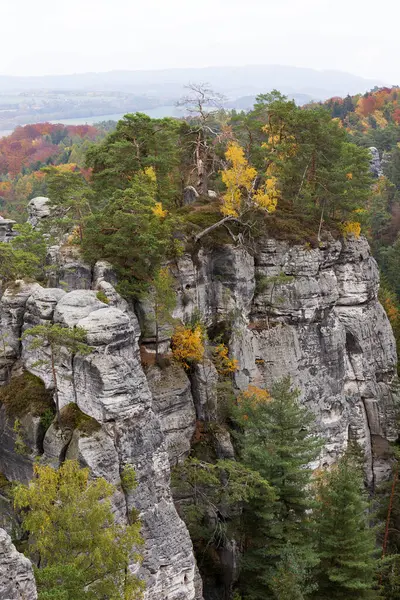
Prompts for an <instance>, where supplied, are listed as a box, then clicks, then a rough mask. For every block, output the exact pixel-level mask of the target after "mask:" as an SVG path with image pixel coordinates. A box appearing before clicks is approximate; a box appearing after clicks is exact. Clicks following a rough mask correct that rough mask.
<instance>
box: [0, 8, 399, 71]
mask: <svg viewBox="0 0 400 600" xmlns="http://www.w3.org/2000/svg"><path fill="white" fill-rule="evenodd" d="M0 16H1V36H0V57H1V59H0V74H7V75H43V74H66V73H77V72H87V71H109V70H114V69H158V68H169V67H205V66H225V65H246V64H286V65H294V66H302V67H313V68H317V69H339V70H343V71H349V72H351V73H354V74H357V75H362V76H365V77H371V78H375V79H381V80H383V81H385V82H387V83H400V60H399V58H400V35H399V23H400V2H399V1H398V0H380V1H377V0H198V1H194V0H0Z"/></svg>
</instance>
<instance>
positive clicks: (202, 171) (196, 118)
mask: <svg viewBox="0 0 400 600" xmlns="http://www.w3.org/2000/svg"><path fill="white" fill-rule="evenodd" d="M185 87H186V89H187V90H189V93H188V94H187V95H186V96H183V97H182V98H181V99H180V100H179V101H178V102H177V106H181V107H184V108H185V110H186V112H187V113H188V114H189V117H190V125H191V131H190V133H191V134H193V135H194V142H193V145H194V150H193V157H194V164H195V171H196V173H197V184H196V185H197V189H198V192H199V193H200V194H203V195H207V193H208V179H209V177H210V174H211V172H212V171H213V170H214V162H215V157H214V152H213V149H212V140H213V139H215V138H217V137H218V136H219V132H218V130H217V129H216V128H215V126H214V124H215V117H216V114H217V113H219V112H221V111H223V101H224V99H225V98H224V96H223V95H222V94H218V93H217V92H214V91H213V90H212V89H211V87H210V86H209V84H207V83H190V84H189V85H187V86H185ZM210 164H211V168H210Z"/></svg>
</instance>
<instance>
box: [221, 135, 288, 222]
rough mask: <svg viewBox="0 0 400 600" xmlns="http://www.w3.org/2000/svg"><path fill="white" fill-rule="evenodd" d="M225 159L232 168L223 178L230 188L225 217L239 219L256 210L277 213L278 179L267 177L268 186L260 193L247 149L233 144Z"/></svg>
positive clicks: (224, 199)
mask: <svg viewBox="0 0 400 600" xmlns="http://www.w3.org/2000/svg"><path fill="white" fill-rule="evenodd" d="M225 158H226V159H227V161H228V162H229V163H230V167H229V168H228V169H226V170H225V171H223V172H222V174H221V178H222V181H223V183H224V184H225V186H226V192H225V194H224V195H223V204H222V208H221V212H222V214H223V215H225V216H228V217H235V218H237V217H240V216H241V215H242V214H243V212H244V211H245V210H247V209H248V208H250V207H252V206H256V207H258V208H262V209H263V210H266V211H267V212H273V211H274V210H275V208H276V205H277V202H278V190H277V179H276V177H274V176H271V177H267V179H266V182H265V185H264V186H261V187H259V188H257V189H256V187H255V183H256V178H257V171H256V169H255V168H254V167H252V166H250V165H249V163H248V161H247V159H246V157H245V155H244V151H243V148H242V147H241V146H239V144H237V143H236V142H232V143H231V144H229V146H228V149H227V151H226V153H225Z"/></svg>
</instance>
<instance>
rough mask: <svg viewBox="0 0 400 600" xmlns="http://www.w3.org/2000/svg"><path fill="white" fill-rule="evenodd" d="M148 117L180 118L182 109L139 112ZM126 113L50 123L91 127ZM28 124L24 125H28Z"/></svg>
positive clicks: (171, 107)
mask: <svg viewBox="0 0 400 600" xmlns="http://www.w3.org/2000/svg"><path fill="white" fill-rule="evenodd" d="M139 112H142V113H144V114H146V115H149V117H152V118H153V119H162V118H163V117H181V116H182V115H183V111H182V109H179V108H177V107H176V106H157V107H156V108H150V109H148V110H141V111H139ZM125 114H126V113H117V114H112V115H97V116H96V117H77V118H75V119H73V118H72V119H56V120H55V121H50V123H53V124H56V123H61V124H62V125H93V123H99V122H100V121H119V120H120V119H122V117H123V116H124V115H125ZM40 122H41V121H40V120H39V121H31V123H40ZM28 124H29V123H25V125H28ZM13 131H14V130H13V129H7V130H3V131H0V138H1V137H5V136H6V135H10V134H11V133H12V132H13Z"/></svg>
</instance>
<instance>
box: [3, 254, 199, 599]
mask: <svg viewBox="0 0 400 600" xmlns="http://www.w3.org/2000/svg"><path fill="white" fill-rule="evenodd" d="M105 272H106V266H105V265H103V266H102V267H101V268H100V267H99V268H98V269H97V270H96V273H97V276H98V283H99V286H100V287H101V289H102V291H103V292H104V293H105V294H106V295H107V298H108V302H109V304H106V303H104V302H101V301H100V300H99V299H98V298H97V292H96V291H93V290H85V289H80V290H75V291H71V292H69V293H65V292H64V291H63V290H60V289H57V288H54V289H51V288H50V289H44V288H42V287H41V286H39V285H38V284H35V285H31V286H29V285H26V284H24V283H23V282H22V283H21V284H19V285H18V286H17V287H16V288H15V289H11V290H7V291H6V292H5V294H4V295H3V298H2V305H1V317H2V320H1V324H2V331H3V333H4V335H5V334H7V345H6V347H5V351H4V353H5V358H6V359H7V360H8V363H7V364H8V367H9V369H12V368H13V367H14V368H15V366H16V364H17V363H16V361H17V360H19V362H20V363H21V364H23V365H24V367H25V368H27V369H28V370H29V371H31V372H32V373H34V374H35V375H37V376H39V377H40V378H41V379H42V380H43V381H44V383H45V385H46V387H47V388H49V389H52V388H53V387H54V381H53V376H52V370H51V369H50V366H49V365H50V351H49V348H47V347H46V346H43V347H41V348H40V349H35V350H34V351H32V348H31V347H30V344H29V339H26V340H24V341H23V342H22V343H21V340H20V338H21V334H22V332H24V331H25V330H26V329H27V328H29V327H32V326H34V325H37V324H40V323H45V322H55V323H60V324H63V325H66V326H69V327H74V326H79V327H83V328H84V329H85V330H86V332H87V341H88V343H89V344H90V346H91V347H92V352H91V353H90V354H89V355H87V356H71V355H68V353H67V352H65V353H61V355H60V356H57V358H56V365H55V371H56V377H57V388H58V397H59V405H60V408H63V407H65V406H66V405H68V404H70V403H71V402H72V403H76V404H77V405H78V407H79V408H80V409H81V410H82V411H83V412H84V413H86V414H87V415H89V416H91V417H93V418H94V419H96V420H97V421H98V422H99V424H100V426H101V427H100V428H99V430H98V431H95V432H94V433H92V434H90V435H87V434H85V433H82V432H80V431H78V430H74V431H69V430H63V431H61V430H60V429H59V428H58V427H57V426H55V425H54V424H53V425H51V426H50V428H49V429H48V430H47V432H46V434H45V437H44V440H43V443H42V446H43V451H44V454H43V456H42V460H43V461H45V462H48V463H50V464H53V465H54V466H58V464H59V463H60V461H62V460H64V459H65V458H76V459H78V460H79V461H80V462H81V464H83V465H87V466H89V467H90V469H91V472H92V476H94V477H96V476H104V477H106V478H107V479H108V480H109V481H110V482H111V483H113V484H114V485H115V486H116V488H117V491H116V493H115V494H114V497H113V509H114V512H115V515H116V518H117V519H118V521H119V522H122V523H123V522H126V519H127V514H128V513H130V511H131V510H132V509H133V508H134V507H135V509H136V510H138V511H139V514H140V519H141V522H142V532H143V535H144V538H145V540H146V544H145V549H144V561H143V565H142V567H141V569H140V571H141V573H142V576H143V577H144V578H145V579H146V584H147V589H146V593H145V597H146V599H148V600H161V599H163V600H164V599H165V600H184V599H185V600H194V599H195V598H201V593H197V592H196V589H195V584H196V581H195V578H196V569H195V560H194V556H193V549H192V543H191V540H190V537H189V534H188V532H187V529H186V527H185V525H184V524H183V522H182V521H181V520H180V518H179V517H178V514H177V512H176V509H175V506H174V503H173V500H172V496H171V491H170V486H169V479H170V466H169V460H168V449H170V451H171V452H173V451H175V452H179V453H180V454H181V453H182V452H183V453H185V452H188V450H189V443H190V438H191V434H192V431H191V428H194V408H193V404H192V403H191V396H190V389H189V388H190V386H189V385H188V381H187V378H186V375H185V374H184V373H180V374H179V378H180V381H179V384H178V383H177V381H178V379H177V375H176V374H175V376H174V377H173V378H171V385H170V389H169V391H168V394H169V397H170V398H171V399H172V398H175V399H176V400H175V404H174V406H179V405H180V406H181V408H180V410H181V413H182V414H181V416H178V417H177V419H175V422H174V420H173V419H172V421H171V420H170V421H168V416H167V413H168V408H166V410H165V423H166V424H165V428H166V429H168V427H170V439H169V441H170V442H171V443H170V444H169V446H168V445H167V443H166V440H165V436H164V434H163V431H162V429H161V426H160V420H159V418H158V417H157V416H156V414H155V412H154V410H153V400H152V395H151V392H150V389H149V386H148V383H147V379H146V376H145V374H144V372H143V370H142V366H141V362H140V357H139V347H138V344H137V336H138V330H139V327H138V323H137V321H136V317H135V316H134V313H133V311H132V310H131V309H130V308H129V306H128V305H127V303H125V302H124V301H123V300H122V299H121V298H120V297H119V296H118V294H117V293H116V292H115V290H114V289H113V288H112V287H111V284H108V282H107V281H106V279H105ZM100 284H101V285H100ZM117 306H119V307H120V308H117ZM124 309H126V312H125V311H124ZM163 394H164V390H163V391H162V392H161V396H162V395H163ZM161 396H160V398H159V401H160V402H161V403H162V402H165V398H164V399H163V398H161ZM1 410H2V411H3V412H5V411H4V408H3V409H1ZM170 412H171V410H170ZM183 421H184V422H185V427H186V433H185V436H184V437H185V441H184V442H183V443H182V441H181V439H180V436H179V433H178V431H177V432H176V433H175V432H174V431H173V429H174V428H176V429H177V430H178V429H179V427H181V426H182V424H183ZM167 423H168V424H167ZM33 425H34V424H32V423H26V424H25V422H23V423H22V420H21V426H22V427H23V433H24V440H25V441H27V442H29V436H28V432H29V431H30V430H32V431H34V427H33ZM0 427H1V428H2V434H3V435H2V438H1V440H0V456H1V457H2V460H0V469H1V470H2V471H3V473H4V474H5V475H6V477H7V478H8V479H9V480H11V481H13V480H22V481H27V480H28V479H29V477H30V476H31V473H32V462H33V459H34V457H35V456H36V455H38V454H40V453H41V448H39V447H37V445H36V447H35V445H34V444H35V438H34V436H33V433H32V436H31V437H32V440H31V442H30V445H29V448H27V449H26V452H24V454H23V455H19V454H18V453H16V452H15V439H14V438H15V435H14V436H13V429H12V423H10V422H9V420H8V419H7V417H6V415H5V414H4V415H3V417H2V415H1V414H0ZM175 441H176V442H177V444H178V446H177V447H176V449H175V450H172V448H175ZM172 442H174V443H172ZM3 459H4V460H3ZM126 464H131V465H133V466H134V468H135V471H136V474H137V480H138V487H137V488H136V489H135V490H134V492H131V493H129V494H127V495H125V494H124V492H123V490H122V486H121V473H122V471H123V469H124V466H125V465H126ZM135 568H136V567H135Z"/></svg>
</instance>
